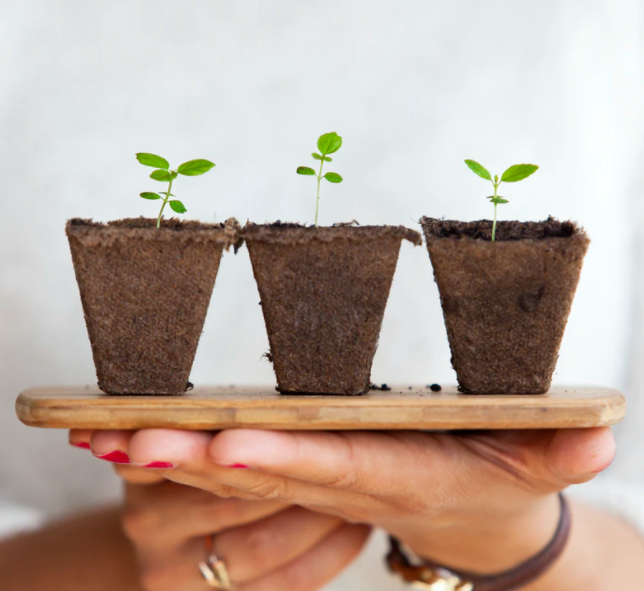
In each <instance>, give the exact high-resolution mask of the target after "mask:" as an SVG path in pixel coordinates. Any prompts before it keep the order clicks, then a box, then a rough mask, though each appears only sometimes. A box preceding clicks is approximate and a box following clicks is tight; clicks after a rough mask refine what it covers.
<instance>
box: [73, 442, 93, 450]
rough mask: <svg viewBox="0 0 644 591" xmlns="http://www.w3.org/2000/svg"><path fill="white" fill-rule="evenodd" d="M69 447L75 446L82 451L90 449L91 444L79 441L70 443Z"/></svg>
mask: <svg viewBox="0 0 644 591" xmlns="http://www.w3.org/2000/svg"><path fill="white" fill-rule="evenodd" d="M69 445H73V446H74V447H80V448H81V449H89V443H87V441H78V442H72V441H70V442H69Z"/></svg>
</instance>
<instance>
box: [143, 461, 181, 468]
mask: <svg viewBox="0 0 644 591" xmlns="http://www.w3.org/2000/svg"><path fill="white" fill-rule="evenodd" d="M137 465H140V464H137ZM141 467H142V468H174V464H172V463H171V462H150V463H149V464H144V465H142V466H141Z"/></svg>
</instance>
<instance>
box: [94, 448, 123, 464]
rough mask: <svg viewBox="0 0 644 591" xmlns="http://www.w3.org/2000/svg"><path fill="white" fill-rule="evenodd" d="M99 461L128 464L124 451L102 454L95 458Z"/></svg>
mask: <svg viewBox="0 0 644 591" xmlns="http://www.w3.org/2000/svg"><path fill="white" fill-rule="evenodd" d="M96 457H97V458H98V459H99V460H105V461H106V462H112V463H113V464H129V463H130V458H129V457H128V455H127V454H126V453H125V452H124V451H119V450H115V451H111V452H109V453H106V454H103V455H101V456H96Z"/></svg>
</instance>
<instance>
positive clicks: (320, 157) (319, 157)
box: [311, 152, 323, 160]
mask: <svg viewBox="0 0 644 591" xmlns="http://www.w3.org/2000/svg"><path fill="white" fill-rule="evenodd" d="M311 156H313V158H315V159H316V160H322V158H323V156H320V155H319V154H318V153H317V152H313V153H312V154H311Z"/></svg>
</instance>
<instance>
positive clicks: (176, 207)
mask: <svg viewBox="0 0 644 591" xmlns="http://www.w3.org/2000/svg"><path fill="white" fill-rule="evenodd" d="M168 203H169V204H170V207H171V208H172V211H176V212H177V213H186V211H188V210H187V209H186V208H185V207H184V205H183V203H181V201H179V200H178V199H174V200H172V201H168Z"/></svg>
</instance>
